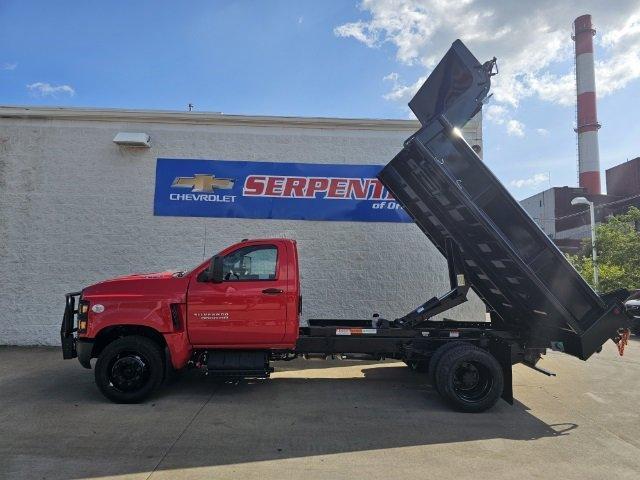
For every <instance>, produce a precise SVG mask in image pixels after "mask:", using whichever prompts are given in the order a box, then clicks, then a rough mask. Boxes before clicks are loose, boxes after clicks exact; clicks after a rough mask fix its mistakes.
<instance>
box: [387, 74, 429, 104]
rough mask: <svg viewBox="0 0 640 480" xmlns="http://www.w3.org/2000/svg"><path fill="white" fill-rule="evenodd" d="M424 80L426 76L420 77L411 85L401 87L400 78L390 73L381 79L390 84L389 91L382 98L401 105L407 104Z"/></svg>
mask: <svg viewBox="0 0 640 480" xmlns="http://www.w3.org/2000/svg"><path fill="white" fill-rule="evenodd" d="M426 79H427V77H426V76H425V77H420V78H418V80H416V81H415V82H414V83H412V84H411V85H403V84H402V83H400V76H399V75H398V74H397V73H396V72H391V73H390V74H389V75H387V76H385V77H384V78H383V79H382V80H384V81H386V82H391V84H392V87H391V91H389V92H388V93H386V94H384V95H383V98H384V99H385V100H395V101H399V102H402V103H408V102H409V100H411V97H413V96H414V95H415V94H416V92H417V91H418V89H419V88H420V87H421V86H422V84H423V83H424V81H425V80H426Z"/></svg>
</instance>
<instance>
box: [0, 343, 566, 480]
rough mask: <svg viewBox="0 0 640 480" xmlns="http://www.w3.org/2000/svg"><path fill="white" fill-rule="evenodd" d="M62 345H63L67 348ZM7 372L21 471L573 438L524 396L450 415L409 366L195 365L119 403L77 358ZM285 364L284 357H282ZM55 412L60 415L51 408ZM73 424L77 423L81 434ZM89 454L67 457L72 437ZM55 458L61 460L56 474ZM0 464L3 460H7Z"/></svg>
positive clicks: (91, 471) (101, 470)
mask: <svg viewBox="0 0 640 480" xmlns="http://www.w3.org/2000/svg"><path fill="white" fill-rule="evenodd" d="M56 353H57V352H56ZM61 362H62V361H60V362H58V361H53V362H52V363H51V364H50V365H49V366H48V367H47V368H44V369H33V370H29V371H28V372H23V373H22V374H20V375H19V376H17V377H14V378H12V379H10V381H6V378H2V379H0V385H1V386H2V388H1V389H0V390H2V392H0V406H1V407H2V411H3V415H2V416H0V427H1V428H2V430H3V431H6V432H12V435H11V442H12V443H14V442H17V443H16V444H17V445H20V446H21V448H20V451H19V453H16V452H13V451H12V450H11V448H10V445H9V443H8V442H9V440H8V438H9V437H5V440H0V451H5V452H7V453H8V455H7V456H6V457H5V458H7V459H8V460H7V461H8V462H9V464H10V465H12V466H11V467H10V468H9V472H10V473H11V474H12V478H35V477H38V476H46V478H81V477H82V478H87V477H98V476H106V475H119V474H133V473H137V472H147V471H150V470H153V469H154V468H155V469H157V470H165V471H166V470H172V469H182V468H194V467H211V466H216V465H230V464H241V463H247V462H257V461H264V460H279V459H287V458H301V457H308V456H317V455H327V454H340V453H348V452H361V451H370V450H384V449H390V448H401V447H415V446H428V445H435V444H450V443H458V442H469V441H477V440H485V439H508V440H519V441H527V440H535V439H539V438H543V437H556V436H561V435H568V434H570V431H571V430H573V429H575V428H577V426H578V425H576V424H574V423H566V424H554V425H549V424H547V423H545V422H543V421H541V420H540V419H538V418H536V417H535V416H533V415H531V414H530V413H529V411H528V409H527V407H526V406H525V405H524V404H522V403H520V402H518V401H516V402H515V404H514V405H513V406H510V405H508V404H506V403H505V402H503V401H500V402H499V403H498V404H497V405H496V406H495V407H494V408H493V409H491V410H490V411H488V412H485V413H482V414H463V413H458V412H454V411H451V410H450V409H449V407H448V406H447V405H445V404H444V403H443V402H442V400H441V399H440V397H439V395H438V394H437V392H436V391H435V390H434V389H433V388H432V387H431V385H430V384H429V383H428V381H427V379H426V375H425V374H418V373H414V372H411V371H410V370H409V369H408V368H406V367H405V366H404V365H402V364H399V363H371V364H369V363H366V362H327V363H326V364H324V363H321V362H297V361H296V362H292V363H290V364H284V365H282V368H278V372H277V373H275V374H274V376H273V378H271V379H270V380H265V381H241V382H238V383H231V382H222V381H220V380H216V379H213V378H210V377H204V378H203V375H202V374H201V373H200V372H197V371H190V372H186V373H184V374H182V375H180V376H179V377H178V379H177V380H175V381H174V382H173V383H172V384H170V385H168V386H167V387H165V388H163V389H162V390H161V391H160V392H159V393H158V394H157V395H156V396H155V397H154V398H152V399H151V400H149V401H148V402H146V403H144V404H140V405H115V404H111V403H109V402H108V401H107V400H105V399H104V398H103V397H102V396H101V395H100V394H99V392H98V391H97V389H96V388H95V386H94V384H93V378H92V377H93V375H92V374H91V373H92V372H87V371H84V370H83V369H79V368H77V365H75V364H73V365H72V364H70V363H69V362H67V363H64V364H62V368H60V367H61ZM277 366H278V367H279V365H277ZM53 412H55V415H52V413H53ZM69 427H72V428H71V430H70V429H69ZM76 443H77V444H78V445H82V452H83V453H82V456H80V457H79V458H76V459H74V461H73V462H62V459H64V458H66V457H68V455H69V448H70V445H71V444H76ZM52 459H59V460H57V461H56V462H55V463H56V465H58V466H57V467H56V469H55V471H52V470H51V462H52V461H53V460H52ZM0 463H1V462H0Z"/></svg>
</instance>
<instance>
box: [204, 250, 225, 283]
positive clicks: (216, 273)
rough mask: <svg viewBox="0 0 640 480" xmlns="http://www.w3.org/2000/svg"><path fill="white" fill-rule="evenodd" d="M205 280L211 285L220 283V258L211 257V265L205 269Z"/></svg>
mask: <svg viewBox="0 0 640 480" xmlns="http://www.w3.org/2000/svg"><path fill="white" fill-rule="evenodd" d="M207 278H208V280H209V281H210V282H213V283H222V281H223V280H224V278H223V273H222V257H220V256H218V255H216V256H215V257H211V263H210V264H209V268H208V269H207Z"/></svg>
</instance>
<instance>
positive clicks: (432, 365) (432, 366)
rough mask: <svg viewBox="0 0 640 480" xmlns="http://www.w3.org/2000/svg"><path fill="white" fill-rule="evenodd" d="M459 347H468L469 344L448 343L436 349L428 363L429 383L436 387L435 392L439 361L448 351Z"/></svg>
mask: <svg viewBox="0 0 640 480" xmlns="http://www.w3.org/2000/svg"><path fill="white" fill-rule="evenodd" d="M461 345H469V346H470V345H471V344H470V343H466V342H460V341H455V342H448V343H445V344H444V345H441V346H440V347H438V349H437V350H436V351H435V352H434V353H433V355H432V356H431V361H430V362H429V381H430V382H431V385H433V386H434V387H436V390H437V389H438V385H437V384H436V369H437V368H438V363H440V359H441V358H442V357H443V356H444V355H445V354H446V353H447V352H448V351H449V350H451V349H452V348H457V347H459V346H461Z"/></svg>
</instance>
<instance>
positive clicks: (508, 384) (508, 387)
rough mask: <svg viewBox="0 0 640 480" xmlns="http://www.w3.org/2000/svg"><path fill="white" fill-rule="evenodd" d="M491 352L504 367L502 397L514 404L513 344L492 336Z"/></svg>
mask: <svg viewBox="0 0 640 480" xmlns="http://www.w3.org/2000/svg"><path fill="white" fill-rule="evenodd" d="M489 352H490V353H491V355H493V356H494V357H495V359H496V360H498V363H499V364H500V366H501V367H502V376H503V377H504V387H503V389H502V399H503V400H504V401H505V402H507V403H508V404H509V405H513V376H512V373H511V345H510V344H509V343H507V342H505V341H503V340H501V339H498V338H495V337H494V338H492V339H491V342H490V343H489Z"/></svg>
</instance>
